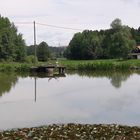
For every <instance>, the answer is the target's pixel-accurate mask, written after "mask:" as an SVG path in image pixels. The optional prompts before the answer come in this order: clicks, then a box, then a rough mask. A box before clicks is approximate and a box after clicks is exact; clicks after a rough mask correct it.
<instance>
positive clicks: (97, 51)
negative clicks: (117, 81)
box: [65, 18, 140, 60]
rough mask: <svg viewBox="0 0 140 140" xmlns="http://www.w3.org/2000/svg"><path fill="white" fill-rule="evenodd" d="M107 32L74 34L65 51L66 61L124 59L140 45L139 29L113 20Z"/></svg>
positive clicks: (88, 31)
mask: <svg viewBox="0 0 140 140" xmlns="http://www.w3.org/2000/svg"><path fill="white" fill-rule="evenodd" d="M110 26H111V28H110V29H107V30H100V31H97V30H95V31H91V30H85V31H83V32H82V33H80V32H79V33H76V34H75V35H74V36H73V38H72V40H71V41H70V43H69V46H68V47H67V49H66V51H65V57H67V58H68V59H77V60H79V59H80V60H82V59H85V60H86V59H114V58H119V59H126V58H129V57H131V55H130V54H131V52H132V50H134V49H135V47H136V46H137V45H140V27H139V28H138V29H134V28H130V27H128V26H125V25H122V22H121V20H120V19H118V18H117V19H115V20H114V21H112V23H111V24H110Z"/></svg>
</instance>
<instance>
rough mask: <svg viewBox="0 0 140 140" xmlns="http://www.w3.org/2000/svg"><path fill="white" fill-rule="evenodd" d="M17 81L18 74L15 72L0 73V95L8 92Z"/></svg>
mask: <svg viewBox="0 0 140 140" xmlns="http://www.w3.org/2000/svg"><path fill="white" fill-rule="evenodd" d="M17 82H18V76H17V75H16V74H15V73H0V96H2V95H3V94H5V93H7V92H9V91H10V90H11V88H12V87H13V86H15V84H16V83H17Z"/></svg>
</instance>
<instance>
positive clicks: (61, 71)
mask: <svg viewBox="0 0 140 140" xmlns="http://www.w3.org/2000/svg"><path fill="white" fill-rule="evenodd" d="M65 69H66V67H64V66H54V65H50V66H38V67H33V68H31V71H32V72H47V73H53V72H54V71H57V72H58V74H64V73H65Z"/></svg>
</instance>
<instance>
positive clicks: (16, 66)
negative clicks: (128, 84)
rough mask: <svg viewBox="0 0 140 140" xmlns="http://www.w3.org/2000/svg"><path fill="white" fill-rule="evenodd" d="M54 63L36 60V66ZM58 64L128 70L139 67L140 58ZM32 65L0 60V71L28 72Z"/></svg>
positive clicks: (71, 61) (72, 61)
mask: <svg viewBox="0 0 140 140" xmlns="http://www.w3.org/2000/svg"><path fill="white" fill-rule="evenodd" d="M47 64H54V65H55V61H50V62H44V63H40V62H38V63H37V64H36V66H40V65H47ZM59 65H63V66H66V68H67V69H69V70H128V69H140V60H126V61H121V60H59ZM31 67H34V64H33V63H16V62H3V63H2V62H1V63H0V72H9V71H16V72H28V71H30V68H31Z"/></svg>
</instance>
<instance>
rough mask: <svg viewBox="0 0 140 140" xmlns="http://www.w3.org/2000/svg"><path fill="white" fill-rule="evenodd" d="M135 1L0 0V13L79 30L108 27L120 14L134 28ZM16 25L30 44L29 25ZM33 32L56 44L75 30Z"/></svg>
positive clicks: (17, 19) (18, 19) (136, 19)
mask: <svg viewBox="0 0 140 140" xmlns="http://www.w3.org/2000/svg"><path fill="white" fill-rule="evenodd" d="M126 2H127V4H126ZM138 2H139V1H138V0H115V1H112V0H106V1H105V2H103V1H102V0H86V1H85V0H35V1H34V0H20V1H19V0H12V1H9V0H1V4H0V13H1V14H2V16H7V17H9V18H10V20H11V21H13V22H15V23H16V22H23V21H28V22H33V21H36V22H41V23H45V24H51V25H56V26H64V27H71V28H80V29H83V30H84V29H90V30H91V29H92V30H99V29H106V28H109V27H110V23H111V22H112V21H113V20H114V19H115V18H120V19H122V23H123V24H127V25H129V26H131V27H132V26H133V27H134V28H138V27H139V23H140V19H139V13H140V9H139V7H138ZM16 26H18V30H19V32H21V33H22V34H23V36H24V38H25V39H26V42H27V44H32V36H33V25H30V26H25V25H18V24H16ZM81 31H82V30H81ZM37 32H38V34H37V35H38V42H39V41H41V40H43V39H44V38H47V40H48V42H47V43H48V44H51V45H53V44H54V45H56V44H58V43H56V42H58V40H60V41H61V42H60V43H62V44H65V45H68V43H69V41H70V40H71V38H72V36H73V34H74V33H75V32H77V31H71V30H60V29H55V28H50V27H37ZM58 38H59V39H58Z"/></svg>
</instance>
